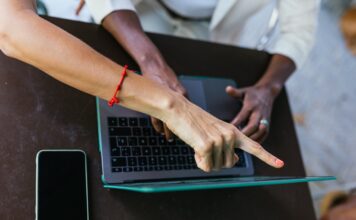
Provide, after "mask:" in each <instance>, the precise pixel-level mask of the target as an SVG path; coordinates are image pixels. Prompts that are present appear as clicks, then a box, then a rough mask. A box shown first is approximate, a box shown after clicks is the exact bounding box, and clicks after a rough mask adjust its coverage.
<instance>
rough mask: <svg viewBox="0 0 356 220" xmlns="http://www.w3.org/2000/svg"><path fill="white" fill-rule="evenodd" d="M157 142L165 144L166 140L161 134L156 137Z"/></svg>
mask: <svg viewBox="0 0 356 220" xmlns="http://www.w3.org/2000/svg"><path fill="white" fill-rule="evenodd" d="M158 143H159V145H167V140H166V138H165V137H162V136H161V137H159V138H158Z"/></svg>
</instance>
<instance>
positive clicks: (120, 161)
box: [111, 157, 126, 167]
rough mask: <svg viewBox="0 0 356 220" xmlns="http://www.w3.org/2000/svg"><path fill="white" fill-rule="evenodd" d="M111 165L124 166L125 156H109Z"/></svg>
mask: <svg viewBox="0 0 356 220" xmlns="http://www.w3.org/2000/svg"><path fill="white" fill-rule="evenodd" d="M111 166H112V167H124V166H126V158H125V157H114V158H111Z"/></svg>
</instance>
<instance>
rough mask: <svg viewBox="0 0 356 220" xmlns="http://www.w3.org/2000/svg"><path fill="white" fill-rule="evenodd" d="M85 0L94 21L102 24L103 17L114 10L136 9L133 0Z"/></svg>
mask: <svg viewBox="0 0 356 220" xmlns="http://www.w3.org/2000/svg"><path fill="white" fill-rule="evenodd" d="M85 2H86V4H87V6H88V9H89V11H90V13H91V14H92V16H93V18H94V21H95V22H96V23H98V24H101V22H102V21H103V19H104V18H105V17H106V16H107V15H109V14H110V13H111V12H113V11H117V10H131V11H135V7H134V5H133V3H132V2H131V0H86V1H85Z"/></svg>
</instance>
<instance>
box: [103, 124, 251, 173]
mask: <svg viewBox="0 0 356 220" xmlns="http://www.w3.org/2000/svg"><path fill="white" fill-rule="evenodd" d="M108 125H109V139H110V140H109V143H110V153H111V167H112V172H142V171H162V170H194V169H198V167H197V165H196V163H195V160H194V150H193V149H192V148H191V147H189V146H188V145H186V144H185V143H184V142H183V141H181V140H180V139H178V138H175V139H174V140H173V141H172V142H168V141H167V140H166V138H165V137H164V136H163V135H161V134H159V133H157V132H156V131H155V130H154V128H153V127H152V125H151V123H150V120H149V119H148V118H133V117H119V118H115V117H108ZM235 152H236V154H237V155H238V156H239V158H240V160H239V162H238V163H237V164H236V165H235V166H236V167H245V166H246V164H245V157H244V155H243V152H242V151H241V150H240V149H235Z"/></svg>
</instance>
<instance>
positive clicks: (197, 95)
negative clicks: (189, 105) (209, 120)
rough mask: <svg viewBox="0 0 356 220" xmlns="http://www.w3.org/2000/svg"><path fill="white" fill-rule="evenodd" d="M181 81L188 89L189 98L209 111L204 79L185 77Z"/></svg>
mask: <svg viewBox="0 0 356 220" xmlns="http://www.w3.org/2000/svg"><path fill="white" fill-rule="evenodd" d="M181 83H182V84H183V86H184V88H185V89H186V90H187V93H188V98H189V100H190V101H191V102H193V103H194V104H196V105H197V106H199V107H200V108H202V109H204V110H205V111H207V104H206V99H205V93H204V84H203V81H201V80H190V79H183V80H181Z"/></svg>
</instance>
